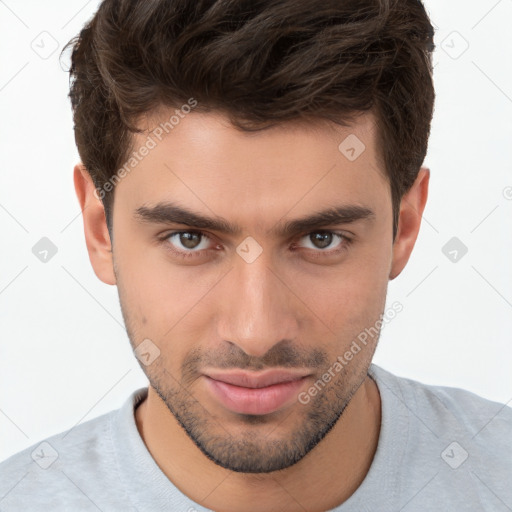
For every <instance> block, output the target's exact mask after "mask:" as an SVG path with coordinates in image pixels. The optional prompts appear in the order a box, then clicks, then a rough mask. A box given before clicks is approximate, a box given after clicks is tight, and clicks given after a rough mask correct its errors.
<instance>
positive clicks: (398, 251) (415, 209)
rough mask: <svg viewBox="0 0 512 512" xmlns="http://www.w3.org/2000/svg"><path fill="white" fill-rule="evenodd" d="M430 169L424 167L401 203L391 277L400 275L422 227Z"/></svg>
mask: <svg viewBox="0 0 512 512" xmlns="http://www.w3.org/2000/svg"><path fill="white" fill-rule="evenodd" d="M429 179H430V169H428V168H426V167H422V168H421V169H420V171H419V173H418V176H417V177H416V180H415V182H414V183H413V185H412V187H411V188H410V190H409V191H408V192H407V193H406V194H405V195H404V196H403V198H402V201H401V203H400V216H399V221H398V231H397V235H396V239H395V243H394V244H393V259H392V264H391V270H390V274H389V279H390V280H393V279H395V277H397V276H398V275H400V273H401V272H402V270H403V269H404V268H405V265H406V264H407V262H408V261H409V257H410V255H411V253H412V250H413V248H414V244H415V243H416V239H417V237H418V233H419V231H420V227H421V218H422V215H423V211H424V209H425V205H426V203H427V197H428V184H429Z"/></svg>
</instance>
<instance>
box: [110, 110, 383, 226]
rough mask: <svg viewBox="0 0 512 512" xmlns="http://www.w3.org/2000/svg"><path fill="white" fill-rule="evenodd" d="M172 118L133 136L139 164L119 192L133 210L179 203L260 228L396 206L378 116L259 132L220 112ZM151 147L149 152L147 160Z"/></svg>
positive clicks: (150, 121)
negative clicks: (263, 223)
mask: <svg viewBox="0 0 512 512" xmlns="http://www.w3.org/2000/svg"><path fill="white" fill-rule="evenodd" d="M173 113H174V110H172V109H169V110H168V111H165V110H163V111H162V110H161V111H160V112H158V114H154V115H153V116H152V117H150V118H149V117H148V118H147V119H146V122H145V126H144V127H145V129H146V130H145V132H142V133H139V134H137V135H136V136H135V137H134V144H133V148H132V154H133V153H138V156H137V162H136V165H135V166H134V167H133V170H132V171H130V172H129V175H128V176H127V177H126V178H125V179H123V180H122V181H121V182H120V183H119V184H118V185H117V189H116V196H117V194H120V195H123V198H124V199H126V198H129V199H128V201H129V203H130V205H131V206H132V207H133V208H137V207H140V206H141V205H142V204H146V205H147V204H151V203H153V204H155V203H158V202H164V201H169V200H171V199H173V200H175V199H178V200H179V201H180V202H181V203H182V204H188V205H190V206H193V207H195V209H196V210H202V211H208V210H211V212H215V213H216V214H218V215H225V216H230V217H232V216H233V214H234V213H238V214H239V215H240V218H241V217H243V216H244V215H245V216H247V219H252V222H254V220H255V219H256V220H257V219H258V218H260V217H261V216H262V215H264V214H268V215H270V216H272V215H273V216H274V217H276V219H277V218H279V217H282V216H283V214H284V213H285V212H287V211H291V210H292V209H297V211H300V212H304V211H307V210H311V211H312V210H318V208H319V206H322V207H327V206H330V205H332V206H335V205H339V204H340V203H347V204H360V205H362V206H369V205H370V204H371V207H372V208H373V209H375V210H378V209H379V205H380V207H381V208H384V207H385V205H386V202H387V201H390V198H389V197H388V195H389V184H388V180H387V178H386V177H385V174H384V170H383V167H382V164H381V162H380V160H379V155H378V152H377V147H376V128H375V119H374V117H373V115H372V114H371V113H366V114H363V115H361V116H360V117H358V118H356V120H355V121H354V123H352V124H351V125H350V126H340V125H337V124H334V123H330V122H326V121H315V122H312V121H300V122H298V121H290V122H286V123H281V124H278V125H275V126H273V127H271V128H268V129H265V130H259V131H253V132H247V131H241V130H238V129H237V128H235V127H234V126H233V125H232V124H231V123H230V122H229V119H228V118H227V117H226V116H224V115H223V114H221V113H218V112H208V113H199V112H191V113H188V114H186V115H182V117H181V116H180V117H178V116H175V118H174V119H173V123H171V122H170V118H171V116H172V115H173ZM176 121H177V122H176ZM144 146H146V147H149V148H150V149H149V150H144V151H142V152H143V153H144V156H143V157H142V158H140V153H141V149H142V148H143V147H144ZM124 199H123V201H124ZM116 202H117V199H116ZM211 212H210V213H211ZM241 222H242V223H243V220H242V221H241Z"/></svg>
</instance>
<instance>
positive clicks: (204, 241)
mask: <svg viewBox="0 0 512 512" xmlns="http://www.w3.org/2000/svg"><path fill="white" fill-rule="evenodd" d="M166 239H167V240H168V242H169V244H171V245H172V246H173V248H174V249H175V250H176V251H178V252H199V251H201V250H203V249H207V248H208V242H209V239H208V237H207V236H206V235H205V234H204V233H201V232H199V231H178V232H175V233H171V234H170V235H168V236H167V237H166Z"/></svg>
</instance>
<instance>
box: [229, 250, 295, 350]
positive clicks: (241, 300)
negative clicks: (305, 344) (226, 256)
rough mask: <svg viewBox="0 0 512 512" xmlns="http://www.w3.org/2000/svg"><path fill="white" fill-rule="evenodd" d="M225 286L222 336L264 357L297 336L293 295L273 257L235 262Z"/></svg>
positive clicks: (241, 259) (238, 258)
mask: <svg viewBox="0 0 512 512" xmlns="http://www.w3.org/2000/svg"><path fill="white" fill-rule="evenodd" d="M227 277H228V279H227V280H226V282H225V283H224V288H223V297H222V299H221V300H222V301H223V302H224V307H223V308H222V318H221V321H220V326H219V335H220V336H221V338H222V339H223V340H225V341H230V342H232V343H235V344H236V345H238V346H239V347H240V348H241V349H242V350H244V352H246V353H247V354H249V355H253V356H263V355H264V354H265V353H266V352H268V350H270V349H271V348H272V347H273V346H274V345H275V344H276V343H279V342H280V341H281V340H283V339H293V338H294V337H296V335H297V331H296V327H297V325H296V319H295V317H294V315H293V311H292V309H291V307H292V304H291V301H290V296H289V294H290V292H289V290H288V289H287V288H286V286H285V285H284V284H283V282H282V281H281V280H280V279H279V278H278V277H277V276H276V275H275V270H274V269H273V268H272V267H271V262H270V259H269V257H267V255H265V254H264V253H262V254H260V255H259V256H258V257H257V258H256V259H255V260H254V261H252V262H250V263H249V262H247V261H245V260H244V259H243V257H238V256H236V258H234V268H233V270H232V271H231V272H229V274H228V276H227Z"/></svg>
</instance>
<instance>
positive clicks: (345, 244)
mask: <svg viewBox="0 0 512 512" xmlns="http://www.w3.org/2000/svg"><path fill="white" fill-rule="evenodd" d="M183 233H195V234H198V235H201V237H204V238H207V239H209V240H211V237H210V236H209V235H208V234H207V233H205V232H204V231H201V230H196V229H193V230H182V231H172V232H171V233H166V234H165V235H163V236H161V237H159V241H160V242H161V243H163V244H164V245H165V247H166V249H167V250H168V251H170V252H171V253H172V254H174V255H175V256H178V257H180V258H183V259H188V258H195V257H198V256H202V253H203V252H204V251H209V250H212V249H202V250H199V251H179V250H177V249H175V248H174V247H173V246H172V244H171V243H170V242H169V238H171V237H172V236H174V235H181V234H183ZM314 233H327V234H332V235H335V236H338V237H340V238H341V239H342V241H341V245H340V247H339V248H337V249H331V250H325V251H323V250H318V251H315V250H313V249H306V250H312V251H313V254H314V256H313V257H321V256H322V255H325V254H327V255H330V256H334V255H336V256H337V255H340V254H342V253H343V252H345V251H346V250H347V249H348V248H349V246H350V245H351V244H352V242H353V240H352V238H350V237H348V236H347V235H345V234H344V233H338V232H336V231H330V230H328V229H319V230H317V231H310V232H309V233H305V234H303V235H301V236H300V237H299V239H302V238H304V237H305V236H308V235H312V234H314ZM300 249H301V248H299V250H300ZM293 250H296V249H295V247H294V248H293Z"/></svg>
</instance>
